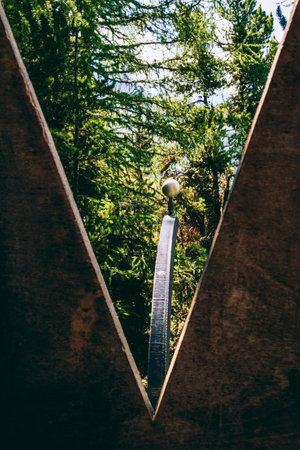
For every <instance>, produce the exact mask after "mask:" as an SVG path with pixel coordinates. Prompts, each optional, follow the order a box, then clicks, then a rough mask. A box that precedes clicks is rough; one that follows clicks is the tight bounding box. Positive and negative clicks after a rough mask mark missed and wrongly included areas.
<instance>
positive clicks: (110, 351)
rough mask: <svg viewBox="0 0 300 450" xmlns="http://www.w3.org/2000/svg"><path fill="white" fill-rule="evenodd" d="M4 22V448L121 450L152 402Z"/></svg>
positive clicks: (0, 185)
mask: <svg viewBox="0 0 300 450" xmlns="http://www.w3.org/2000/svg"><path fill="white" fill-rule="evenodd" d="M0 7H1V5H0ZM1 18H3V21H1V24H0V27H1V28H0V111H1V113H0V147H1V165H0V211H1V222H0V243H1V253H0V257H1V268H0V276H1V295H0V298H1V314H0V316H1V356H0V357H1V370H0V377H1V381H0V389H1V410H2V413H4V416H5V417H4V419H3V417H2V419H1V434H0V436H1V437H0V442H1V443H0V446H1V448H3V449H4V450H6V449H7V450H8V449H15V448H18V449H19V448H32V447H33V448H40V449H44V448H51V449H55V448H65V449H69V448H72V449H77V448H80V449H90V448H104V447H105V448H115V444H114V442H116V440H118V436H119V434H120V432H121V431H122V426H123V425H122V424H123V423H124V422H127V421H128V420H129V421H133V422H134V419H135V417H138V420H139V421H141V422H143V420H145V418H146V419H147V421H148V422H149V417H150V416H149V413H148V411H147V407H146V406H145V401H144V400H143V395H144V397H145V398H146V395H145V393H144V394H143V388H142V387H141V386H139V387H138V384H137V381H136V379H135V376H136V377H137V378H139V375H138V373H137V370H136V368H135V367H134V363H133V362H132V361H131V360H132V357H131V355H130V352H129V350H128V348H127V343H126V340H125V338H124V337H123V333H122V331H121V328H120V325H119V323H118V320H117V318H116V316H115V313H114V311H113V308H112V305H111V301H110V299H109V296H108V294H107V293H106V288H105V286H104V283H103V281H102V279H101V275H100V273H99V269H98V267H97V263H96V262H95V260H94V256H93V254H92V251H91V249H90V245H89V242H88V240H87V237H86V234H85V232H84V230H83V227H82V224H81V220H80V218H79V216H78V212H77V209H76V206H75V204H74V201H73V199H72V196H71V194H70V191H69V188H68V186H67V181H66V179H65V176H64V173H63V170H62V168H61V165H60V162H59V160H58V157H57V154H56V151H55V148H54V145H53V143H52V140H51V137H50V135H49V132H48V129H47V126H46V124H45V121H44V119H43V117H42V113H41V111H40V109H39V106H38V103H37V101H36V98H35V95H34V93H33V91H32V89H31V86H30V83H29V81H28V79H27V75H26V72H25V70H24V68H23V65H22V63H21V61H20V59H19V56H18V54H17V50H16V49H15V48H14V43H13V39H12V36H10V35H9V30H8V27H7V24H6V23H5V18H4V17H3V12H2V11H1ZM4 26H5V27H6V30H5V29H4ZM133 371H135V375H134V372H133ZM139 383H140V385H141V382H140V380H139ZM120 398H121V399H122V401H121V402H120V401H119V400H120ZM148 406H149V408H150V405H149V404H148ZM2 416H3V414H2ZM126 428H127V427H126ZM3 439H4V441H5V445H4V446H2V444H3Z"/></svg>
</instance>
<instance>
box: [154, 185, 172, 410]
mask: <svg viewBox="0 0 300 450" xmlns="http://www.w3.org/2000/svg"><path fill="white" fill-rule="evenodd" d="M172 181H175V180H172ZM176 183H177V182H176ZM177 184H178V183H177ZM178 190H179V185H178ZM164 193H165V192H164ZM167 196H168V197H170V198H171V195H167ZM169 204H170V202H169ZM170 212H171V213H172V212H173V208H172V210H171V211H170V208H169V213H170ZM177 230H178V219H177V217H176V216H173V215H166V216H164V218H163V221H162V225H161V230H160V235H159V243H158V249H157V256H156V263H155V273H154V286H153V295H152V312H151V329H150V342H149V360H148V396H149V398H150V401H151V403H152V406H153V408H155V406H156V404H157V401H158V398H159V394H160V391H161V387H162V385H163V382H164V379H165V376H166V373H167V370H168V367H169V348H170V316H171V299H172V283H173V266H174V254H175V244H176V235H177Z"/></svg>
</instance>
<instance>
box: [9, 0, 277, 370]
mask: <svg viewBox="0 0 300 450" xmlns="http://www.w3.org/2000/svg"><path fill="white" fill-rule="evenodd" d="M3 5H4V7H5V10H6V12H7V15H8V18H9V21H10V23H11V25H12V28H13V31H14V35H15V37H16V40H17V42H18V45H19V48H20V51H21V54H22V57H23V59H24V62H25V65H26V67H27V69H28V71H29V75H30V78H31V80H32V83H33V85H34V88H35V90H36V92H37V96H38V98H39V101H40V103H41V106H42V109H43V111H44V114H45V116H46V119H47V122H48V124H49V127H50V129H51V132H52V134H53V137H54V140H55V143H56V146H57V148H58V151H59V154H60V157H61V159H62V162H63V165H64V168H65V171H66V174H67V176H68V179H69V181H70V185H71V187H72V190H73V194H74V197H75V199H76V201H77V205H78V207H79V210H80V213H81V215H82V218H83V221H84V224H85V226H86V229H87V232H88V235H89V238H90V240H91V243H92V245H93V248H94V251H95V254H96V256H97V259H98V262H99V265H100V268H101V270H102V272H103V275H104V278H105V280H106V282H107V284H108V288H109V291H110V293H111V296H112V300H113V302H114V304H115V306H116V310H117V312H118V315H119V317H120V319H121V322H122V325H123V327H124V330H125V334H126V336H127V339H128V341H129V344H130V347H131V349H132V352H133V354H134V357H135V359H136V361H137V364H138V366H139V368H140V370H141V373H142V375H144V374H145V373H146V370H147V346H148V332H149V331H148V330H149V322H150V321H149V318H150V307H151V295H152V282H153V281H152V280H153V271H154V264H155V254H156V247H157V242H158V233H159V227H160V222H161V219H162V216H163V214H164V212H165V211H164V208H165V206H166V205H164V201H163V200H162V194H161V193H160V187H159V186H160V181H161V180H163V179H164V178H166V177H169V176H176V177H177V178H178V179H179V181H180V184H181V187H182V189H181V193H180V195H179V197H178V200H177V201H176V213H177V215H178V216H179V218H180V231H179V235H178V245H177V255H176V260H175V269H174V300H173V315H172V320H171V348H172V350H174V348H175V345H176V342H177V340H178V338H179V334H180V332H181V330H182V327H183V323H184V320H185V318H186V315H187V312H188V309H189V306H190V303H191V300H192V298H193V295H194V292H195V288H196V285H197V283H198V280H199V278H200V276H201V273H202V271H203V267H204V264H205V260H206V255H207V253H208V251H209V248H210V245H211V242H212V239H213V235H214V232H215V229H216V226H217V224H218V221H219V218H220V216H221V213H222V210H223V208H224V204H225V201H226V199H227V196H228V192H229V189H230V185H231V181H232V177H233V173H234V170H235V167H236V165H237V164H238V160H239V156H240V153H241V150H242V147H243V145H244V142H245V138H246V136H247V134H248V131H249V128H250V125H251V121H252V119H253V116H254V113H255V109H256V106H257V104H258V101H259V99H260V96H261V93H262V89H263V86H264V83H265V80H266V77H267V74H268V71H269V67H270V64H271V62H272V59H273V56H274V52H275V50H276V46H277V43H276V41H275V40H274V39H273V38H272V29H273V19H272V17H271V16H268V15H267V14H266V13H265V12H264V11H263V10H262V9H261V7H259V8H257V7H256V1H255V0H219V1H215V2H204V1H201V2H199V1H194V0H191V1H190V0H189V1H185V0H180V1H178V2H176V1H175V0H174V1H173V0H171V1H170V2H156V3H149V2H145V3H144V2H143V1H140V0H134V1H132V0H131V1H129V0H105V1H103V0H101V1H100V0H3ZM149 36H150V38H149ZM149 39H150V41H154V42H156V43H158V45H160V46H161V48H162V49H164V53H163V55H164V56H162V57H161V58H160V60H158V59H156V60H154V61H153V62H149V61H147V60H146V59H145V56H144V55H145V51H146V49H147V48H149V42H148V43H147V42H146V41H147V40H148V41H149ZM150 59H151V58H150ZM221 92H223V94H221Z"/></svg>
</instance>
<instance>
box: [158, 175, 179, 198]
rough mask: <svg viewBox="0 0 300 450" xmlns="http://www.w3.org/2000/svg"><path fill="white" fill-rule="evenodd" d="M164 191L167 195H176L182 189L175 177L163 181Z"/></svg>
mask: <svg viewBox="0 0 300 450" xmlns="http://www.w3.org/2000/svg"><path fill="white" fill-rule="evenodd" d="M162 191H163V193H164V194H165V196H166V197H175V196H176V195H177V194H178V193H179V191H180V186H179V183H178V181H176V180H174V179H173V178H169V179H168V180H166V181H165V182H164V183H163V185H162Z"/></svg>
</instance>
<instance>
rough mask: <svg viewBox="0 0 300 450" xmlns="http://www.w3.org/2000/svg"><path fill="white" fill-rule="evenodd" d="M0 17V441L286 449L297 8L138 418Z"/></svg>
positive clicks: (128, 374)
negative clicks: (153, 394) (153, 409)
mask: <svg viewBox="0 0 300 450" xmlns="http://www.w3.org/2000/svg"><path fill="white" fill-rule="evenodd" d="M0 13H1V21H2V22H1V26H0V110H1V114H0V131H1V136H0V145H1V161H0V162H1V164H0V211H1V221H0V245H1V254H0V263H1V268H0V278H1V279H0V287H1V315H0V317H1V370H0V377H1V380H0V395H1V407H2V412H3V413H4V414H3V416H4V417H3V418H2V421H1V425H0V427H1V438H0V439H1V447H3V448H4V449H6V448H7V449H12V450H15V449H19V448H23V447H24V448H26V447H28V448H31V449H41V448H43V449H48V448H49V449H53V448H56V449H67V448H72V449H75V450H79V449H82V450H91V449H93V450H94V449H95V450H96V449H97V450H98V449H99V448H101V449H122V450H123V449H130V450H131V449H143V450H144V449H148V450H150V449H151V450H154V449H155V450H157V449H172V450H179V449H238V450H241V449H253V448H259V449H284V450H286V449H296V448H298V447H299V430H300V426H299V425H300V424H299V417H300V413H299V404H300V401H299V400H300V399H299V385H300V379H299V378H300V377H299V373H300V367H299V353H300V351H299V290H300V286H299V273H300V261H299V250H300V248H299V246H300V243H299V240H300V236H299V235H300V223H299V220H300V202H299V198H300V188H299V178H300V177H299V166H300V152H299V142H300V128H299V123H300V118H299V97H300V95H299V91H300V87H299V80H300V55H299V46H300V7H299V2H298V1H297V2H296V6H295V13H294V18H293V21H292V22H291V23H290V26H289V27H288V34H287V35H286V38H285V40H284V43H283V45H282V46H281V48H280V50H279V53H278V58H277V61H276V62H275V64H274V66H273V70H272V73H271V74H270V78H269V81H268V85H267V89H266V91H265V93H264V96H263V99H262V101H261V104H260V107H259V110H258V113H257V115H256V118H255V121H254V126H253V128H252V131H251V133H250V136H249V140H248V143H247V146H246V149H245V153H244V156H243V161H242V163H241V168H240V171H239V174H238V177H237V179H236V182H235V186H234V190H233V193H232V195H231V198H230V200H229V203H228V205H227V208H226V211H225V215H224V217H223V219H222V223H221V225H220V227H219V229H218V231H217V234H216V239H215V242H214V245H213V248H212V252H211V255H210V257H209V262H208V266H207V268H206V271H205V273H204V275H203V278H202V281H201V285H200V286H199V288H198V290H197V294H196V296H195V299H194V302H193V306H192V309H191V312H190V315H189V318H188V320H187V323H186V328H185V330H184V333H183V336H182V339H181V342H180V345H179V348H178V351H177V352H176V355H175V358H174V359H173V361H172V362H171V367H170V370H169V373H168V375H167V380H166V382H165V384H164V388H163V391H164V392H163V393H162V395H161V400H160V406H159V410H158V413H157V416H156V419H155V422H154V423H152V422H151V419H150V416H149V413H148V410H147V407H146V406H145V405H146V404H148V407H149V403H147V398H146V396H145V394H144V393H143V388H142V387H141V386H140V379H139V377H138V374H137V371H136V369H135V368H134V363H133V361H132V359H131V357H130V353H129V351H128V347H127V344H126V341H125V339H124V336H123V334H122V331H121V329H120V326H119V323H118V320H117V318H116V316H115V313H114V311H113V308H112V306H111V302H110V300H109V297H108V294H107V293H106V289H105V285H104V283H103V280H102V279H101V276H100V273H99V269H98V267H97V264H96V262H95V260H94V256H93V254H92V252H91V249H90V246H89V243H88V241H87V238H86V235H85V232H84V230H83V227H82V225H81V221H80V219H79V217H78V213H77V210H76V207H75V206H74V202H73V200H72V197H71V195H70V191H69V188H68V185H67V182H66V179H65V176H64V174H63V171H62V169H61V166H60V163H59V161H58V158H57V155H56V152H55V149H54V146H53V143H52V141H51V138H50V136H49V132H48V130H47V127H46V125H45V123H44V120H43V118H42V113H41V111H40V109H39V107H38V104H37V101H36V99H35V96H34V94H33V92H32V90H31V86H30V83H29V81H28V79H27V77H26V73H25V71H24V69H23V66H22V64H21V62H20V58H19V56H18V53H17V51H16V49H15V46H14V43H13V39H12V36H11V35H10V33H9V30H8V27H7V24H5V19H4V18H3V12H2V10H1V11H0ZM149 408H150V407H149Z"/></svg>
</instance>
